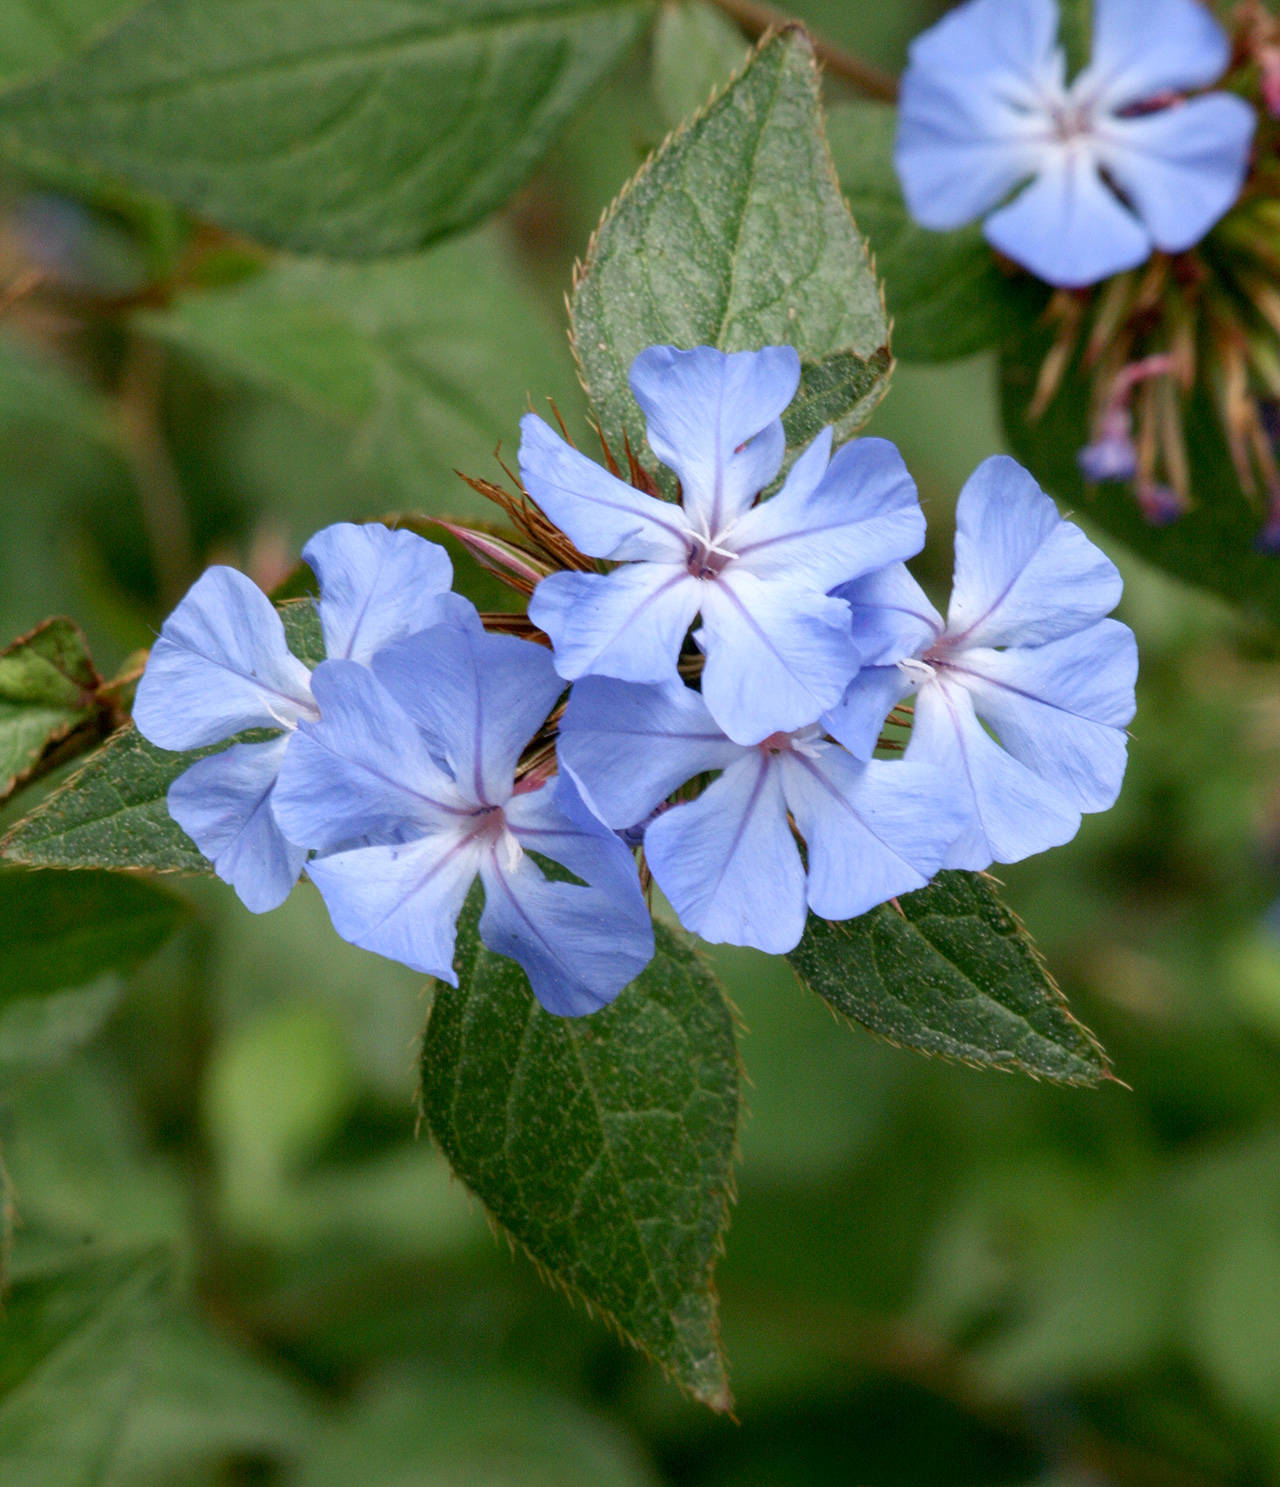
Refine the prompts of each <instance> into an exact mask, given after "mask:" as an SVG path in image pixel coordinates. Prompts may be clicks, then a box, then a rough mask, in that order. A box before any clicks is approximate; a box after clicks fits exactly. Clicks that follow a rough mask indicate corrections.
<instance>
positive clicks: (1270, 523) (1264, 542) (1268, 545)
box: [1254, 490, 1280, 553]
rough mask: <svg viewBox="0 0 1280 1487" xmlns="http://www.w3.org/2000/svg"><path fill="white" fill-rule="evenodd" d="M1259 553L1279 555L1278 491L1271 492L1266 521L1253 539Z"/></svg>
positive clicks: (1279, 503)
mask: <svg viewBox="0 0 1280 1487" xmlns="http://www.w3.org/2000/svg"><path fill="white" fill-rule="evenodd" d="M1254 546H1255V547H1257V549H1258V551H1259V552H1275V553H1280V490H1273V491H1272V492H1271V504H1270V505H1269V506H1268V507H1267V519H1266V521H1265V522H1264V524H1263V527H1262V530H1261V531H1260V532H1259V533H1258V535H1257V536H1256V537H1255V538H1254Z"/></svg>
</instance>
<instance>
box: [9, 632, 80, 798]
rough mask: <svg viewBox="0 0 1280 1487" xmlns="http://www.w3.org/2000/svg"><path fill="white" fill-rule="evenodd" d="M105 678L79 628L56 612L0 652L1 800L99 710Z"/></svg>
mask: <svg viewBox="0 0 1280 1487" xmlns="http://www.w3.org/2000/svg"><path fill="white" fill-rule="evenodd" d="M100 682H101V678H100V677H99V676H98V673H97V671H96V669H95V668H94V664H93V662H92V660H91V659H90V657H89V647H88V643H87V642H86V640H85V638H84V635H83V634H82V633H81V630H80V627H79V626H78V625H76V624H74V623H73V622H72V621H71V620H68V619H63V618H61V617H58V618H56V619H52V620H45V621H44V623H43V624H41V625H37V626H36V628H35V629H34V630H32V631H31V633H30V634H29V635H24V636H22V637H21V638H20V639H18V640H15V641H14V642H13V644H12V645H10V646H9V647H8V648H7V649H6V650H4V651H2V652H0V800H3V799H4V798H5V797H6V796H7V795H9V794H10V793H11V792H12V790H13V788H14V786H15V785H17V784H18V783H19V782H20V781H22V780H23V779H24V778H25V777H26V776H27V775H28V774H30V773H31V772H32V771H33V770H34V769H35V768H36V766H37V765H38V764H39V763H40V761H41V759H42V758H43V757H44V756H45V755H46V754H47V753H48V752H49V751H50V750H51V749H53V748H54V747H55V746H57V745H58V744H60V743H62V742H63V741H64V740H65V739H66V738H67V736H68V735H69V734H70V733H73V732H74V731H75V730H76V729H77V728H79V727H80V726H81V725H82V724H85V723H89V722H91V721H92V720H93V719H94V717H95V716H96V715H97V713H98V702H97V697H96V693H97V689H98V686H99V684H100Z"/></svg>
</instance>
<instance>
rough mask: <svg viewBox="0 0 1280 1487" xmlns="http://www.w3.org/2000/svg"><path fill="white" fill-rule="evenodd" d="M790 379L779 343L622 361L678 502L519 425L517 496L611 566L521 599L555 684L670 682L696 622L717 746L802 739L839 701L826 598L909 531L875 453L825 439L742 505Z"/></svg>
mask: <svg viewBox="0 0 1280 1487" xmlns="http://www.w3.org/2000/svg"><path fill="white" fill-rule="evenodd" d="M799 379H800V361H799V358H798V357H797V355H796V353H795V351H794V350H792V348H791V347H790V346H768V347H765V348H764V349H763V350H761V351H740V352H734V353H731V354H726V353H724V352H721V351H716V350H715V349H713V348H712V347H709V346H700V347H698V348H696V349H695V350H693V351H677V350H676V349H674V348H673V347H670V346H651V347H649V349H648V350H646V351H642V352H641V353H640V355H639V356H638V357H637V358H636V359H635V362H634V363H633V364H632V367H631V388H632V391H633V392H634V393H635V396H636V400H637V402H639V404H640V407H641V408H642V409H643V411H644V414H645V417H646V419H647V421H648V430H649V443H650V444H651V445H652V447H653V451H654V453H655V454H656V455H657V456H658V458H659V459H660V460H661V461H662V462H663V464H665V465H667V466H669V467H670V468H671V469H672V470H674V471H675V472H676V474H677V475H679V477H680V483H681V490H682V493H683V504H682V505H681V506H676V505H673V504H672V503H670V502H668V501H661V500H658V499H656V498H655V497H653V496H648V495H645V494H644V493H643V492H641V491H638V490H636V489H634V488H633V487H632V486H630V485H627V484H626V483H625V482H623V481H622V480H619V479H617V478H616V477H615V476H613V475H611V474H609V472H608V471H607V470H605V469H602V468H601V466H599V465H597V464H595V463H593V462H592V461H591V460H589V459H587V458H586V457H585V456H584V455H582V454H579V453H578V452H577V451H576V450H574V449H573V448H571V447H570V446H569V445H568V444H567V443H566V442H565V441H564V440H563V439H562V438H560V436H559V435H558V434H556V433H554V432H553V431H552V430H551V429H550V428H549V427H548V426H547V424H546V423H544V422H543V420H542V419H540V418H538V417H536V416H535V415H534V414H528V415H526V417H525V418H524V420H523V422H522V424H521V430H522V434H523V439H522V442H521V445H520V472H521V476H522V478H523V481H524V484H525V486H526V488H527V489H528V491H529V493H530V495H532V496H533V498H534V500H535V501H537V503H538V505H539V506H541V508H542V509H543V511H544V512H546V514H547V516H549V517H550V518H551V520H552V521H553V522H555V523H556V524H557V525H558V526H559V527H561V528H562V529H563V530H564V531H565V532H566V533H567V534H568V536H569V537H570V539H571V540H572V541H573V542H574V543H575V544H576V546H577V547H578V548H579V549H580V550H581V551H582V552H584V553H587V554H588V555H590V556H591V557H596V558H608V559H612V560H614V561H617V562H619V563H621V564H622V565H623V566H621V567H619V568H617V569H615V570H614V571H613V572H611V573H608V574H598V573H553V574H551V575H550V576H549V577H547V578H545V579H543V581H542V582H541V583H540V584H539V585H538V588H537V591H536V592H535V594H534V596H533V599H532V601H531V603H530V605H529V615H530V617H531V618H532V619H533V621H534V622H535V624H537V625H540V626H541V627H542V629H543V630H545V631H546V633H547V634H548V635H549V636H550V637H551V640H552V643H553V645H554V647H555V659H556V667H557V669H558V670H559V672H560V675H561V676H563V677H566V678H568V679H570V680H573V679H576V678H578V677H581V676H587V675H603V676H612V677H615V678H618V679H621V680H624V681H631V682H666V683H670V684H675V683H677V682H678V680H679V677H678V673H677V670H676V660H677V657H678V655H679V652H680V647H681V643H682V642H683V640H684V637H685V634H686V632H687V631H688V629H689V626H690V624H691V623H692V622H693V620H694V618H695V617H696V616H698V615H701V616H702V627H701V629H700V630H699V631H698V632H697V635H696V637H695V638H696V639H697V641H698V643H699V645H700V646H701V648H702V650H703V652H704V653H705V656H706V665H705V670H704V671H703V676H702V691H703V696H704V697H705V698H706V701H707V706H708V707H709V708H710V709H711V713H712V716H713V717H714V718H715V719H716V721H717V722H718V723H719V725H720V726H721V727H722V728H723V729H724V731H725V732H726V733H727V734H728V735H729V736H730V738H733V739H736V740H738V741H739V742H741V743H748V744H750V743H755V742H756V741H757V740H759V739H761V738H765V737H766V736H767V735H769V734H770V733H774V732H776V731H778V730H779V729H788V728H796V727H800V726H803V725H804V724H807V723H811V722H812V721H813V720H814V718H816V717H817V716H818V714H819V713H820V712H822V710H823V709H824V708H826V707H830V706H832V705H833V704H834V703H835V702H836V701H837V700H838V699H839V697H840V695H841V694H842V693H843V691H844V689H845V687H846V686H847V685H848V682H849V680H850V678H851V676H852V675H853V671H854V668H855V667H856V664H857V661H856V657H854V656H853V655H852V654H851V652H850V648H849V643H848V635H849V610H848V606H847V605H846V604H845V603H844V602H843V600H840V599H833V598H831V597H830V595H829V592H828V591H829V590H830V589H832V588H834V587H835V586H836V585H837V584H839V583H843V582H844V581H845V580H847V579H850V578H854V577H857V576H858V575H859V574H863V573H867V572H870V571H871V570H872V569H874V568H879V567H883V566H884V564H886V563H890V562H894V561H896V560H897V559H900V558H904V557H908V556H910V555H911V554H912V553H915V552H918V551H919V550H920V547H921V545H922V543H923V541H924V517H923V515H922V513H921V511H920V507H919V503H918V501H917V499H916V492H915V486H914V485H913V484H912V481H911V477H910V476H909V475H908V474H907V471H906V468H905V467H904V465H903V463H902V460H901V457H900V456H899V454H898V452H897V450H896V449H895V448H894V447H893V445H892V444H889V443H888V442H886V441H885V440H883V439H860V440H857V441H855V442H853V443H850V444H846V445H845V446H844V447H843V448H842V449H841V450H839V451H838V453H837V454H836V455H835V457H834V459H833V458H831V430H830V429H828V430H826V431H824V432H823V433H822V434H820V435H819V436H818V437H817V438H816V439H815V440H814V441H813V442H812V443H811V444H810V445H809V447H808V449H806V450H805V452H804V453H803V454H802V455H801V456H800V457H799V459H797V460H796V462H795V464H794V465H793V467H792V469H791V472H790V474H789V475H788V477H787V480H786V483H785V484H784V485H783V487H782V489H781V490H780V491H779V492H778V494H777V495H775V496H774V497H773V498H772V499H771V500H768V501H764V502H761V503H758V504H756V497H757V496H758V495H759V493H760V492H761V490H763V489H764V488H765V487H766V486H767V485H768V484H769V483H770V481H772V480H773V478H774V477H775V476H776V475H777V473H778V471H779V469H780V468H781V466H782V459H783V455H784V452H785V440H784V437H783V432H782V422H781V414H782V411H783V409H784V408H785V407H786V406H787V404H788V403H789V402H790V401H791V399H792V397H793V396H794V395H795V392H796V388H797V386H798V385H799Z"/></svg>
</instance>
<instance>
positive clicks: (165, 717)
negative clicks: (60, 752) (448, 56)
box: [133, 522, 465, 913]
mask: <svg viewBox="0 0 1280 1487" xmlns="http://www.w3.org/2000/svg"><path fill="white" fill-rule="evenodd" d="M303 557H304V558H306V560H307V562H308V563H309V564H310V565H311V567H312V569H313V570H314V571H315V573H316V576H317V577H318V578H319V580H320V601H319V604H318V605H317V609H318V611H319V615H320V623H321V627H322V629H323V631H324V639H325V649H326V652H327V654H328V655H329V656H331V657H345V658H347V659H349V660H352V661H355V662H361V663H366V664H367V663H368V662H369V661H370V660H371V659H372V658H373V656H374V655H375V654H376V653H377V651H378V650H380V649H381V648H382V647H383V646H384V645H386V644H388V643H389V642H390V641H392V640H396V639H399V638H401V637H402V636H405V635H410V634H412V633H413V632H414V631H415V630H421V629H423V628H424V627H426V626H428V625H434V624H437V623H439V621H440V620H442V619H444V618H445V617H446V615H448V614H452V613H456V612H457V607H458V606H464V607H465V600H463V599H461V598H459V597H458V596H456V595H452V594H449V593H448V589H449V585H450V583H451V581H452V578H453V570H452V566H451V564H450V562H449V558H448V554H447V553H446V552H445V551H444V549H443V548H441V547H438V546H436V544H435V543H433V542H426V541H424V540H423V539H422V538H421V537H418V536H415V535H414V533H412V532H404V531H393V530H391V529H390V528H388V527H384V526H380V525H377V524H376V523H375V524H370V525H367V526H354V525H352V524H350V523H347V522H342V523H339V524H338V525H336V526H332V527H326V528H325V529H324V530H323V531H322V532H317V533H316V535H315V536H314V537H313V538H312V539H311V541H310V542H309V543H308V544H307V546H306V547H305V548H304V549H303ZM317 716H318V711H317V707H316V702H315V698H314V697H313V695H312V691H311V673H310V672H309V671H308V670H307V668H306V667H305V666H304V665H303V664H302V662H301V661H299V660H298V658H297V657H296V656H295V655H293V653H292V652H291V651H290V650H289V647H288V645H287V643H286V642H285V634H284V626H283V625H282V623H281V621H280V616H279V615H278V614H277V613H276V611H275V609H274V607H273V606H272V604H271V601H270V600H269V599H268V598H267V596H266V595H265V594H264V593H263V592H262V590H261V589H259V588H258V587H257V585H256V584H254V583H253V582H252V581H251V580H250V579H248V578H246V577H245V575H244V574H243V573H239V572H237V571H236V569H234V568H223V567H215V568H210V569H209V570H208V571H207V572H206V573H204V574H202V575H201V577H200V578H198V579H197V580H196V582H195V583H194V584H193V585H192V587H191V589H190V591H189V592H188V593H187V595H186V597H185V598H184V599H183V600H182V602H181V603H180V604H179V605H178V607H177V608H176V609H175V610H174V612H173V613H172V614H171V615H170V616H169V618H168V619H167V620H166V621H165V623H164V626H163V628H162V629H161V632H160V638H159V640H157V641H156V643H155V645H154V646H153V647H152V650H151V655H150V658H149V659H148V661H147V668H146V670H145V672H144V673H143V675H142V679H141V681H139V683H138V694H137V698H136V700H135V702H134V708H133V717H134V722H135V723H136V724H137V726H138V731H139V732H140V733H141V734H142V736H143V737H144V738H146V739H149V740H150V741H151V742H152V743H153V744H156V745H157V746H158V747H160V748H162V749H200V748H205V747H207V746H208V745H210V744H216V743H222V742H223V741H224V740H226V739H228V738H231V737H233V736H234V735H235V734H237V733H242V732H244V731H245V730H246V729H250V728H272V729H280V730H282V731H281V733H280V735H279V737H277V738H273V739H269V740H267V741H266V742H265V743H237V744H233V745H232V746H231V748H229V749H226V750H224V751H223V752H222V753H220V754H215V755H213V756H212V757H210V758H208V759H201V760H198V761H197V762H196V763H195V764H193V765H192V766H191V768H190V769H188V770H186V771H185V773H183V774H181V775H180V776H179V777H178V778H177V779H176V780H175V781H174V782H173V784H172V785H171V786H170V787H169V795H168V805H169V813H170V815H171V816H172V817H173V819H174V820H175V821H176V822H177V823H178V825H179V826H181V827H182V829H183V830H184V831H185V832H186V833H187V835H188V836H189V837H190V838H191V839H192V841H194V842H195V844H196V846H198V847H199V848H200V850H201V851H202V852H203V853H204V854H205V856H206V857H208V858H210V859H211V860H212V862H213V865H214V871H215V872H216V873H217V874H218V876H219V877H220V878H222V879H223V881H224V882H227V883H230V884H231V885H232V887H234V889H235V890H236V892H237V894H239V896H240V900H241V902H242V903H243V904H244V905H245V907H246V908H248V909H251V910H253V912H254V913H263V912H265V911H266V910H267V909H274V908H275V907H276V906H277V905H279V904H281V903H283V902H284V900H285V899H286V898H287V897H288V895H289V890H290V889H291V888H292V887H293V885H294V883H296V882H297V880H298V874H299V873H300V872H301V871H302V865H303V863H304V862H305V861H306V857H307V848H306V846H304V845H301V844H298V843H296V842H294V841H290V840H289V839H288V838H287V837H286V836H285V835H284V834H283V833H282V832H281V831H280V828H279V826H278V824H277V822H276V820H275V817H274V815H273V814H272V809H271V799H272V793H273V788H274V786H275V783H276V779H277V776H278V775H279V773H280V770H281V768H282V766H283V765H284V763H285V757H286V754H287V752H288V749H289V743H290V739H291V737H292V736H293V732H294V730H295V729H296V728H297V726H298V724H299V722H301V721H302V720H303V719H304V718H315V717H317Z"/></svg>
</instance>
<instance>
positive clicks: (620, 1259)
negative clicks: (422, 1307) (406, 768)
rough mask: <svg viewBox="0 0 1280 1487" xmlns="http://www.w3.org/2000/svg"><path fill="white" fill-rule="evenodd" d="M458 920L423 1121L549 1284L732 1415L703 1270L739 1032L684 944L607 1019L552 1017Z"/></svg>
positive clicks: (469, 925)
mask: <svg viewBox="0 0 1280 1487" xmlns="http://www.w3.org/2000/svg"><path fill="white" fill-rule="evenodd" d="M477 922H478V908H477V904H476V901H475V898H474V897H473V899H472V902H471V903H470V904H469V906H468V908H467V910H466V911H465V913H464V915H463V918H462V920H461V921H460V923H459V930H458V952H457V956H456V959H455V968H456V970H457V972H458V978H459V986H458V989H457V990H454V989H453V988H451V987H448V986H443V985H442V986H440V987H439V989H438V991H437V993H436V1000H435V1004H434V1006H433V1007H432V1010H431V1019H430V1021H429V1023H428V1024H427V1032H426V1040H425V1043H424V1047H423V1054H422V1109H423V1113H424V1114H425V1116H426V1120H427V1123H428V1125H429V1127H430V1129H431V1133H432V1135H433V1136H434V1137H435V1139H436V1141H437V1142H438V1143H439V1145H440V1146H441V1148H442V1149H443V1151H444V1153H445V1155H446V1156H447V1157H448V1159H449V1163H450V1165H451V1166H452V1167H453V1170H454V1171H455V1172H456V1173H457V1174H458V1176H459V1177H461V1178H462V1180H463V1181H464V1182H465V1183H466V1184H467V1186H468V1187H469V1188H471V1190H472V1191H473V1192H474V1193H476V1195H477V1196H478V1197H479V1198H480V1199H481V1200H482V1201H483V1202H484V1204H485V1206H486V1207H487V1208H488V1209H489V1211H490V1212H491V1213H492V1214H493V1216H494V1218H495V1219H497V1221H498V1222H499V1223H500V1224H501V1225H502V1226H503V1228H504V1229H506V1230H507V1232H508V1233H509V1234H510V1235H511V1236H512V1237H513V1238H514V1239H515V1240H517V1241H518V1242H519V1243H520V1244H521V1245H522V1246H523V1247H524V1249H525V1250H526V1251H527V1252H528V1253H529V1255H530V1256H531V1257H532V1258H533V1260H534V1261H535V1263H536V1264H537V1265H538V1266H539V1267H540V1268H541V1269H543V1270H544V1271H545V1272H546V1273H547V1274H548V1275H549V1276H550V1277H551V1279H552V1280H554V1281H555V1282H556V1283H558V1284H559V1285H562V1286H563V1287H565V1288H566V1289H567V1290H568V1291H569V1292H570V1293H571V1294H573V1295H576V1296H580V1297H582V1298H583V1299H584V1300H585V1301H586V1302H587V1303H588V1304H589V1305H590V1306H591V1307H592V1308H593V1309H595V1310H597V1311H599V1312H600V1313H601V1314H602V1315H603V1316H604V1317H605V1318H606V1319H607V1320H608V1321H609V1322H610V1323H611V1324H612V1325H613V1326H614V1327H616V1328H617V1330H618V1331H619V1332H620V1333H621V1334H622V1335H623V1336H624V1337H625V1338H627V1339H628V1340H629V1341H630V1342H632V1343H634V1344H635V1345H636V1346H637V1347H639V1348H641V1349H642V1350H643V1351H644V1352H645V1353H647V1354H648V1355H649V1356H650V1357H651V1358H653V1359H654V1360H655V1361H656V1362H658V1363H659V1364H661V1365H662V1367H663V1368H664V1369H666V1370H667V1371H668V1372H669V1373H670V1375H671V1376H672V1378H674V1379H675V1380H676V1382H677V1383H679V1384H680V1385H681V1387H682V1388H684V1389H686V1390H687V1391H688V1392H689V1393H690V1394H692V1395H693V1396H694V1397H695V1398H696V1399H699V1400H701V1401H702V1402H703V1403H705V1404H708V1405H710V1406H711V1407H712V1408H713V1409H727V1408H728V1407H729V1404H730V1396H729V1385H728V1379H727V1377H726V1374H725V1365H724V1359H723V1356H722V1354H721V1350H720V1340H719V1330H718V1326H717V1321H716V1301H715V1293H714V1290H713V1288H712V1268H713V1266H714V1263H715V1258H716V1250H717V1246H718V1243H719V1240H720V1236H721V1233H722V1232H723V1230H724V1227H725V1224H726V1220H727V1208H728V1202H729V1197H730V1193H731V1190H732V1181H733V1173H732V1163H733V1148H734V1133H735V1130H736V1127H737V1121H738V1064H737V1055H736V1052H735V1048H734V1035H733V1023H732V1019H731V1016H730V1013H729V1009H728V1007H727V1006H726V1004H725V1001H724V998H723V995H722V994H721V992H720V989H719V986H718V985H717V983H716V982H715V980H714V979H713V978H712V976H711V975H710V974H709V972H708V971H707V970H706V968H705V967H704V966H703V964H702V963H701V961H699V959H698V958H697V957H696V955H695V953H694V951H693V950H692V948H691V947H690V946H689V944H688V943H687V942H686V941H685V939H684V938H683V937H682V936H678V935H677V934H675V933H673V932H672V931H670V930H668V929H666V928H664V927H663V926H662V925H658V926H657V936H658V951H657V955H656V956H655V957H654V960H653V962H652V963H651V965H650V966H649V968H648V969H647V970H646V971H645V972H644V974H643V975H641V976H640V977H639V978H638V979H637V980H636V981H635V982H633V983H632V985H631V986H629V987H628V988H627V989H626V990H625V991H624V992H623V993H622V995H621V996H620V997H619V998H618V999H617V1001H616V1002H614V1003H613V1004H612V1005H611V1006H609V1007H606V1008H605V1009H604V1010H603V1011H601V1012H598V1013H596V1014H594V1015H593V1016H591V1017H587V1018H582V1019H572V1018H560V1017H553V1016H551V1015H550V1014H549V1013H547V1012H544V1011H543V1010H542V1009H541V1008H540V1007H539V1006H538V1004H537V1002H535V1001H534V999H533V996H532V995H531V993H530V991H529V984H528V981H527V979H526V978H525V975H524V972H523V971H521V970H520V968H519V967H518V966H517V965H516V964H515V963H514V962H513V961H510V960H507V959H505V958H504V957H502V956H498V955H494V954H493V953H492V952H490V951H488V950H486V949H485V947H484V946H483V945H482V944H481V943H480V939H479V935H478V932H477Z"/></svg>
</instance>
